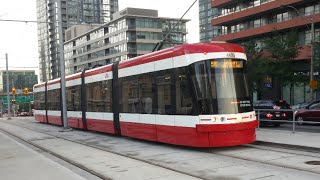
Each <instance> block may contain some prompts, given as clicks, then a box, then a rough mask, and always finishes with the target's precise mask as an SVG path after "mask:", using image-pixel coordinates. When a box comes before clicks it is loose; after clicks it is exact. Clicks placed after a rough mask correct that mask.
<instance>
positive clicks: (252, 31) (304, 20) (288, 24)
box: [212, 13, 320, 42]
mask: <svg viewBox="0 0 320 180" xmlns="http://www.w3.org/2000/svg"><path fill="white" fill-rule="evenodd" d="M313 21H314V23H319V22H320V13H317V14H315V15H314V17H313ZM310 24H311V16H304V17H296V18H294V19H290V20H287V21H282V22H278V23H272V24H267V25H264V26H260V27H256V28H249V29H244V30H241V31H238V32H234V33H231V32H230V33H228V34H224V35H219V36H216V37H213V38H212V40H213V41H228V42H236V41H239V40H242V39H247V38H250V37H258V36H261V35H265V34H268V33H270V32H272V31H273V30H278V31H281V30H287V29H290V28H294V27H305V28H307V26H308V27H309V28H310Z"/></svg>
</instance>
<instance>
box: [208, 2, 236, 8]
mask: <svg viewBox="0 0 320 180" xmlns="http://www.w3.org/2000/svg"><path fill="white" fill-rule="evenodd" d="M234 3H235V1H234V0H212V1H211V7H213V8H219V7H221V6H227V5H230V4H234Z"/></svg>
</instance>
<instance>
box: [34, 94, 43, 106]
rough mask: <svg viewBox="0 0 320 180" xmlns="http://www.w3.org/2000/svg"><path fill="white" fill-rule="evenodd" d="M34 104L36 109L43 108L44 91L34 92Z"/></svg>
mask: <svg viewBox="0 0 320 180" xmlns="http://www.w3.org/2000/svg"><path fill="white" fill-rule="evenodd" d="M34 105H35V109H37V110H45V92H37V93H34Z"/></svg>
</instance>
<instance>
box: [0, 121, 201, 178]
mask: <svg viewBox="0 0 320 180" xmlns="http://www.w3.org/2000/svg"><path fill="white" fill-rule="evenodd" d="M8 124H11V125H15V126H17V127H20V128H24V129H27V130H31V131H35V132H38V133H42V134H46V135H48V136H53V137H54V138H59V139H63V140H66V141H70V142H73V143H77V144H81V145H84V146H87V147H91V148H95V149H99V150H102V151H105V152H109V153H113V154H116V155H119V156H123V157H126V158H131V159H134V160H137V161H141V162H144V163H147V164H150V165H153V166H157V167H161V168H164V169H167V170H171V171H174V172H177V173H180V174H184V175H187V176H191V177H194V178H198V179H205V178H203V177H199V176H196V175H193V174H190V173H187V172H183V171H179V170H177V169H173V168H169V167H166V166H163V165H161V164H157V163H152V162H150V161H147V160H143V159H139V158H135V157H132V156H128V155H126V154H123V153H118V152H115V151H110V150H107V149H105V148H101V147H99V146H93V145H90V144H87V143H83V142H79V141H74V140H70V139H68V138H64V137H61V136H55V135H52V134H50V133H45V132H43V131H39V130H35V129H33V128H28V127H24V126H19V125H17V124H15V123H8ZM0 130H1V131H3V132H5V133H6V134H9V135H10V136H13V137H15V138H17V139H19V140H21V141H23V142H25V143H27V144H30V145H32V146H34V147H37V148H38V149H41V150H42V151H44V152H46V153H49V154H52V155H53V156H55V157H57V158H59V159H61V160H63V161H66V162H68V163H70V164H72V165H74V166H76V167H78V168H80V169H82V170H84V171H87V172H88V173H91V174H92V175H95V176H97V177H99V178H101V179H108V178H106V177H104V176H103V175H101V174H100V173H98V172H96V171H93V170H91V169H89V168H87V167H86V166H83V165H82V164H79V163H77V162H75V161H72V160H70V159H68V158H66V157H64V156H61V155H60V154H58V153H55V152H53V151H51V150H49V149H47V148H44V147H43V146H39V145H38V144H36V143H33V142H32V141H27V140H25V139H23V138H22V137H20V136H17V135H16V134H13V133H11V132H9V131H6V130H3V129H1V128H0ZM44 139H52V138H42V139H40V140H44ZM38 140H39V139H38Z"/></svg>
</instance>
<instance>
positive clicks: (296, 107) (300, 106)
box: [292, 102, 310, 110]
mask: <svg viewBox="0 0 320 180" xmlns="http://www.w3.org/2000/svg"><path fill="white" fill-rule="evenodd" d="M309 104H310V102H303V103H297V104H295V105H293V106H292V109H294V110H297V109H303V108H305V107H306V106H308V105H309Z"/></svg>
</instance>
